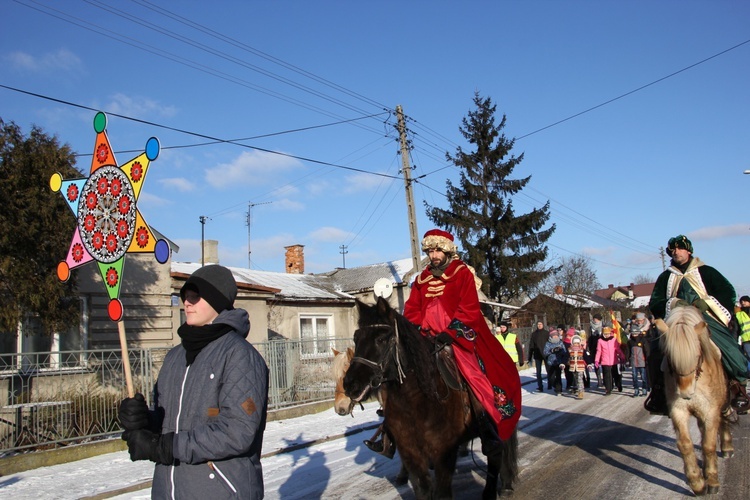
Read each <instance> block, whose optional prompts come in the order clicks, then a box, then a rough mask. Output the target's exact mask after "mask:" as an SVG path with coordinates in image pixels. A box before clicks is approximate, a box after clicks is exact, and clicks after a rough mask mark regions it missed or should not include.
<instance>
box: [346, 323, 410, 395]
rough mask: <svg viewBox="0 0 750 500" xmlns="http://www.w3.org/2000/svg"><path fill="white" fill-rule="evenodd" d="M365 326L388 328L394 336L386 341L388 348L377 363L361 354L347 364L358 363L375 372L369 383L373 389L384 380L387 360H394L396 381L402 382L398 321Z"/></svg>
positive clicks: (403, 375) (402, 371) (402, 372)
mask: <svg viewBox="0 0 750 500" xmlns="http://www.w3.org/2000/svg"><path fill="white" fill-rule="evenodd" d="M366 328H389V329H392V330H393V331H394V336H393V337H391V339H390V340H389V341H388V349H387V350H386V351H385V354H384V355H383V359H381V360H380V362H379V363H376V362H374V361H372V360H369V359H367V358H363V357H361V356H354V357H353V358H352V359H351V361H350V362H349V365H350V366H351V365H352V364H354V363H360V364H363V365H365V366H367V367H369V368H370V369H372V371H373V372H374V373H375V376H374V377H373V378H372V379H371V381H370V385H371V386H372V388H373V389H377V388H378V387H380V386H381V385H382V383H383V382H386V378H385V370H386V368H387V366H388V364H389V362H391V360H395V362H396V373H397V374H398V383H399V384H403V383H404V377H405V376H406V375H405V374H404V370H403V368H402V367H401V358H400V356H399V348H398V342H399V335H398V323H396V324H395V326H391V325H389V324H387V323H377V324H374V325H367V327H366Z"/></svg>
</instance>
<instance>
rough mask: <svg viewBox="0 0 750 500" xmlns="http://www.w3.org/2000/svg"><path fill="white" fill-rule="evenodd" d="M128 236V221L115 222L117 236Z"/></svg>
mask: <svg viewBox="0 0 750 500" xmlns="http://www.w3.org/2000/svg"><path fill="white" fill-rule="evenodd" d="M127 235H128V221H126V220H125V219H120V220H118V221H117V236H119V237H120V238H125V237H127Z"/></svg>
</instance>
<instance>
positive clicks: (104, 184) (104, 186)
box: [96, 177, 109, 194]
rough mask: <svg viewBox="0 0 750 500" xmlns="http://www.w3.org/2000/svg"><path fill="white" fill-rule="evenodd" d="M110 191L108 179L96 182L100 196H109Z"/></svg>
mask: <svg viewBox="0 0 750 500" xmlns="http://www.w3.org/2000/svg"><path fill="white" fill-rule="evenodd" d="M108 189H109V182H108V181H107V178H106V177H101V178H100V179H99V180H98V181H96V190H97V191H99V194H107V190H108Z"/></svg>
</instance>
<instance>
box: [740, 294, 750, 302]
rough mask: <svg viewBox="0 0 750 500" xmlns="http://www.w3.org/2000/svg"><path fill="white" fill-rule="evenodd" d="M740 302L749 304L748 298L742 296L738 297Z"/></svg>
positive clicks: (749, 298) (749, 299)
mask: <svg viewBox="0 0 750 500" xmlns="http://www.w3.org/2000/svg"><path fill="white" fill-rule="evenodd" d="M740 302H750V297H748V296H747V295H743V296H742V297H740Z"/></svg>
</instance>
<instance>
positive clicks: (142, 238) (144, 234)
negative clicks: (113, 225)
mask: <svg viewBox="0 0 750 500" xmlns="http://www.w3.org/2000/svg"><path fill="white" fill-rule="evenodd" d="M136 242H137V243H138V246H139V247H141V248H145V247H146V245H148V229H146V228H145V227H143V226H141V227H139V228H138V234H137V235H136Z"/></svg>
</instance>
